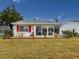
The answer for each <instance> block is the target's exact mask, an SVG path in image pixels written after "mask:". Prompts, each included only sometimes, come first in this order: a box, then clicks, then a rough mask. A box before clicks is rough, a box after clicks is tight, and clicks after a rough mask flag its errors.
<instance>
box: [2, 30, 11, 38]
mask: <svg viewBox="0 0 79 59" xmlns="http://www.w3.org/2000/svg"><path fill="white" fill-rule="evenodd" d="M11 36H12V31H11V30H5V31H4V36H3V38H4V39H8V38H10V37H11Z"/></svg>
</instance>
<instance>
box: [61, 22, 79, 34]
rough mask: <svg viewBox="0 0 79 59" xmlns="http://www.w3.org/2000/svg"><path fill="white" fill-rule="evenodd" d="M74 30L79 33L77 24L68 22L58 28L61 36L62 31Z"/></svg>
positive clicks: (78, 24)
mask: <svg viewBox="0 0 79 59" xmlns="http://www.w3.org/2000/svg"><path fill="white" fill-rule="evenodd" d="M73 29H75V32H77V33H79V22H68V23H65V24H63V25H62V27H61V28H60V34H61V35H62V31H65V30H70V31H72V30H73Z"/></svg>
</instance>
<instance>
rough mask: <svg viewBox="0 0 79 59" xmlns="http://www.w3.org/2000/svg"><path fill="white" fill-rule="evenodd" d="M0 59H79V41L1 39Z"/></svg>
mask: <svg viewBox="0 0 79 59" xmlns="http://www.w3.org/2000/svg"><path fill="white" fill-rule="evenodd" d="M0 59H79V40H78V38H76V39H43V40H42V39H23V40H21V39H17V40H16V39H14V40H13V39H11V40H2V39H1V40H0Z"/></svg>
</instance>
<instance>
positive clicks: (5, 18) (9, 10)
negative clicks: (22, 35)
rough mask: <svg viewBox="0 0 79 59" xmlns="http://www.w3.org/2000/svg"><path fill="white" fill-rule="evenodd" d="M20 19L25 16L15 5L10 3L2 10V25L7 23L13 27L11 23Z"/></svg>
mask: <svg viewBox="0 0 79 59" xmlns="http://www.w3.org/2000/svg"><path fill="white" fill-rule="evenodd" d="M19 20H23V17H22V16H21V15H20V13H19V12H18V11H17V10H16V8H15V6H14V5H9V6H7V7H6V8H5V9H4V10H3V11H2V12H0V25H5V26H8V27H9V28H10V29H12V25H11V23H12V22H15V21H19Z"/></svg>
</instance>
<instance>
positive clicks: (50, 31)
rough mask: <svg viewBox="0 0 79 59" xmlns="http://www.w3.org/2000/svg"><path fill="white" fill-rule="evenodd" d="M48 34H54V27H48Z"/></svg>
mask: <svg viewBox="0 0 79 59" xmlns="http://www.w3.org/2000/svg"><path fill="white" fill-rule="evenodd" d="M48 35H53V27H49V29H48Z"/></svg>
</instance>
